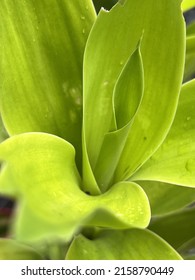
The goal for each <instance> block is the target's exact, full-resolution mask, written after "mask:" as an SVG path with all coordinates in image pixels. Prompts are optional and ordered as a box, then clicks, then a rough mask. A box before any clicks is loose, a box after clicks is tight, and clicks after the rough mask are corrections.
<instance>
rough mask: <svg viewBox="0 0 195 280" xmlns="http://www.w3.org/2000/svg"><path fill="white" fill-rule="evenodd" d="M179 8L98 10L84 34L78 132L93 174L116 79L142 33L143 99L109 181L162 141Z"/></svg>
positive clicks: (171, 111) (179, 46)
mask: <svg viewBox="0 0 195 280" xmlns="http://www.w3.org/2000/svg"><path fill="white" fill-rule="evenodd" d="M180 3H181V1H175V0H171V1H166V2H165V1H158V2H157V1H155V0H149V1H148V0H147V1H146V0H144V1H143V0H138V1H133V0H128V1H126V2H125V3H124V4H121V3H118V4H117V5H116V6H114V7H113V8H112V10H111V11H110V12H105V11H103V10H101V12H100V13H99V15H98V18H97V20H96V22H95V24H94V26H93V28H92V31H91V33H90V36H89V39H88V42H87V45H86V50H85V56H84V121H83V130H84V134H85V141H86V152H87V153H88V157H89V162H90V164H91V167H92V170H93V168H94V165H95V164H96V161H97V158H98V155H99V152H100V149H101V146H102V143H103V139H104V136H105V134H106V133H108V132H109V131H110V128H111V127H112V121H113V113H112V102H111V101H112V96H113V89H114V86H115V83H116V80H117V79H118V76H119V74H120V72H121V69H122V67H123V64H124V63H125V62H126V61H127V59H128V57H129V56H130V55H131V54H132V52H133V51H134V50H135V47H136V45H137V42H138V40H139V39H140V37H141V35H142V32H143V30H144V36H143V40H142V46H141V53H142V58H143V67H144V73H145V78H144V82H145V83H144V84H145V90H144V97H143V101H142V104H141V106H140V109H139V112H138V114H137V115H136V117H135V120H134V122H133V125H132V128H131V133H130V134H129V137H128V140H127V143H126V145H125V148H124V150H123V153H122V157H121V159H120V161H119V165H118V167H117V172H116V176H115V182H117V181H120V180H123V179H126V178H128V177H129V176H130V175H131V174H132V173H133V172H134V171H135V170H136V169H137V168H138V167H139V166H140V165H141V164H143V162H144V161H146V160H147V159H148V158H149V157H150V156H151V154H152V153H153V152H154V151H155V150H156V149H157V147H158V146H159V145H160V144H161V143H162V141H163V140H164V138H165V136H166V134H167V133H168V130H169V128H170V125H171V122H172V120H173V117H174V115H175V110H176V107H177V101H178V93H179V90H180V85H181V81H182V75H183V64H184V21H183V17H182V14H181V9H180ZM170 18H171V20H170ZM172 22H174V24H172ZM151 30H152V32H151ZM154 38H155V42H154ZM170 38H171V39H170ZM122 42H125V43H122ZM127 46H128V47H127ZM170 46H171V47H170ZM94 49H95V50H96V51H95V52H94ZM176 54H177V59H176V57H175V56H176ZM178 58H179V59H178ZM94 77H95V80H94ZM170 77H172V78H171V79H170ZM170 92H171V95H170ZM162 96H163V98H162ZM159 100H160V101H159ZM159 102H160V104H161V106H159ZM162 118H163V122H162ZM105 120H106V121H105ZM138 139H139V142H138V141H137V140H138ZM127 163H128V165H127ZM84 168H85V167H84ZM89 188H90V187H89Z"/></svg>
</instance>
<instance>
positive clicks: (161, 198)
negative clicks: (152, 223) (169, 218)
mask: <svg viewBox="0 0 195 280" xmlns="http://www.w3.org/2000/svg"><path fill="white" fill-rule="evenodd" d="M138 184H139V185H140V186H141V187H142V188H143V189H144V191H145V192H146V194H147V196H148V199H149V201H150V206H151V212H152V216H158V215H164V214H168V213H170V212H174V211H177V210H179V209H182V208H184V207H186V206H187V205H190V204H192V203H193V202H195V189H194V188H187V187H183V186H177V185H171V184H166V183H162V182H154V181H139V182H138Z"/></svg>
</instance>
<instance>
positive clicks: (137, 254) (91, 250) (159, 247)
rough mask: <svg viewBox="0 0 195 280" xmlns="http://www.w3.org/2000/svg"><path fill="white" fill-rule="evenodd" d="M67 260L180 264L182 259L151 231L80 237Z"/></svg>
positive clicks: (75, 240)
mask: <svg viewBox="0 0 195 280" xmlns="http://www.w3.org/2000/svg"><path fill="white" fill-rule="evenodd" d="M66 259H68V260H179V259H181V257H180V255H179V254H178V253H177V252H176V251H175V250H174V249H173V248H171V246H169V244H167V243H166V242H165V241H164V240H163V239H161V238H160V237H159V236H157V235H156V234H154V233H152V232H150V231H148V230H139V229H132V230H126V231H102V232H100V233H99V234H97V235H96V236H94V237H92V238H91V237H90V239H88V238H87V237H85V236H83V235H79V236H77V237H76V238H75V239H74V241H73V242H72V244H71V246H70V248H69V251H68V253H67V256H66Z"/></svg>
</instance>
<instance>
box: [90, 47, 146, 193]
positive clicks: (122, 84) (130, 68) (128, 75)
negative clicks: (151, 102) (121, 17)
mask: <svg viewBox="0 0 195 280" xmlns="http://www.w3.org/2000/svg"><path fill="white" fill-rule="evenodd" d="M142 96H143V66H142V60H141V53H140V48H139V46H138V48H137V49H136V50H135V52H134V53H133V54H132V56H131V57H130V58H129V60H128V62H127V64H126V65H125V67H124V68H123V70H122V72H121V74H120V76H119V79H118V81H117V82H116V85H115V88H114V94H113V113H114V124H113V131H112V132H109V133H107V134H106V135H105V136H104V140H103V143H102V147H101V149H100V153H99V156H98V159H97V162H96V165H95V167H94V176H95V178H96V180H97V183H98V186H99V187H100V189H101V191H102V192H104V191H105V190H106V189H108V188H109V187H110V186H111V185H112V184H113V175H114V171H115V169H116V167H117V164H118V161H119V159H120V156H121V153H122V151H123V149H124V146H125V143H126V140H127V136H128V133H129V130H130V127H131V123H132V121H133V119H134V117H135V115H136V113H137V111H138V108H139V106H140V103H141V100H142Z"/></svg>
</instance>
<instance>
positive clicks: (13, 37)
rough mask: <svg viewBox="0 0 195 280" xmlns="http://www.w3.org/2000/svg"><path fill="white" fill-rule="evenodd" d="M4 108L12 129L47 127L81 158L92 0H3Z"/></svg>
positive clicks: (0, 3)
mask: <svg viewBox="0 0 195 280" xmlns="http://www.w3.org/2000/svg"><path fill="white" fill-rule="evenodd" d="M0 16H1V25H2V26H3V28H2V29H1V39H0V53H1V54H0V59H1V66H0V76H1V81H3V82H1V94H0V96H1V113H2V117H3V120H4V123H5V126H6V129H7V131H8V132H9V133H10V134H11V135H15V134H19V133H23V132H33V131H40V132H47V133H51V134H55V135H58V136H60V137H63V138H64V139H66V140H68V141H69V142H71V143H72V144H73V145H74V147H75V148H76V150H77V157H78V158H77V159H78V161H79V162H80V161H81V158H80V156H81V154H80V153H81V121H82V62H83V52H84V47H85V44H86V39H87V37H88V33H89V31H90V29H91V26H92V24H93V22H94V20H95V12H94V8H93V4H92V1H91V0H83V1H80V0H71V1H66V0H61V1H55V0H50V1H48V0H42V1H40V0H33V1H32V0H25V1H24V0H21V1H19V2H17V3H15V2H14V1H12V0H2V1H0Z"/></svg>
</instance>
